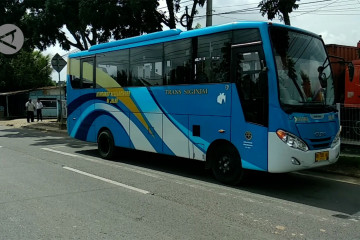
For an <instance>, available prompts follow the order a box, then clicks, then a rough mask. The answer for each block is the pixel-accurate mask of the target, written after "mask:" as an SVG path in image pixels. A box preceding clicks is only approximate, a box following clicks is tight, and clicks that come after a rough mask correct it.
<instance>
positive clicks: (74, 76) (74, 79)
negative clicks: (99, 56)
mask: <svg viewBox="0 0 360 240" xmlns="http://www.w3.org/2000/svg"><path fill="white" fill-rule="evenodd" d="M68 64H69V75H70V84H71V87H72V88H74V89H78V88H81V79H80V60H79V59H77V58H71V59H69V63H68Z"/></svg>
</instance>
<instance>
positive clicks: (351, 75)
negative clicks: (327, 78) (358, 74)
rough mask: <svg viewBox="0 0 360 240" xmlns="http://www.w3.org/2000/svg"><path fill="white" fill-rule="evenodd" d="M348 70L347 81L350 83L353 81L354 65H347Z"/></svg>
mask: <svg viewBox="0 0 360 240" xmlns="http://www.w3.org/2000/svg"><path fill="white" fill-rule="evenodd" d="M348 69H349V80H350V82H352V81H353V79H354V65H353V64H352V63H349V64H348Z"/></svg>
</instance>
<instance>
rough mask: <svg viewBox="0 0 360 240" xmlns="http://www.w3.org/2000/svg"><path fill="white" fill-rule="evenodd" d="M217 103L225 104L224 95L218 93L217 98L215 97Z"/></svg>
mask: <svg viewBox="0 0 360 240" xmlns="http://www.w3.org/2000/svg"><path fill="white" fill-rule="evenodd" d="M217 102H218V104H223V103H226V95H225V93H220V94H219V96H218V97H217Z"/></svg>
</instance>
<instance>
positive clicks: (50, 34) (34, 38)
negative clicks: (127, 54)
mask: <svg viewBox="0 0 360 240" xmlns="http://www.w3.org/2000/svg"><path fill="white" fill-rule="evenodd" d="M23 4H24V6H25V8H26V9H27V13H26V15H25V17H24V18H23V22H24V24H25V26H27V27H28V31H27V32H28V33H29V34H30V36H29V39H28V40H29V41H31V43H32V45H33V46H36V47H37V48H38V49H40V50H44V49H46V48H47V47H48V46H51V45H55V44H56V42H59V44H60V46H61V47H62V48H63V49H64V50H69V49H70V47H75V48H77V49H79V50H87V49H89V47H90V46H91V45H94V44H98V43H103V42H107V41H109V40H110V39H121V38H127V37H132V36H137V35H141V34H143V33H150V32H154V31H160V30H161V29H162V26H161V19H162V15H161V14H160V13H159V12H157V10H156V9H157V7H158V5H159V3H158V2H157V0H145V1H142V0H107V1H104V0H36V1H33V0H24V1H23ZM69 35H71V37H72V38H70V39H69V37H68V36H69Z"/></svg>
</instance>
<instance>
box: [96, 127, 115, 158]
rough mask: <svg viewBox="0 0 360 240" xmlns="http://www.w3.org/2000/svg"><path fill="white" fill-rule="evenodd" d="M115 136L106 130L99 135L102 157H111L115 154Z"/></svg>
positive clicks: (99, 147)
mask: <svg viewBox="0 0 360 240" xmlns="http://www.w3.org/2000/svg"><path fill="white" fill-rule="evenodd" d="M114 149H115V144H114V138H113V136H112V134H111V133H110V131H108V130H104V131H102V132H101V133H100V134H99V136H98V151H99V154H100V156H101V157H102V158H105V159H111V158H112V157H113V155H114Z"/></svg>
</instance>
